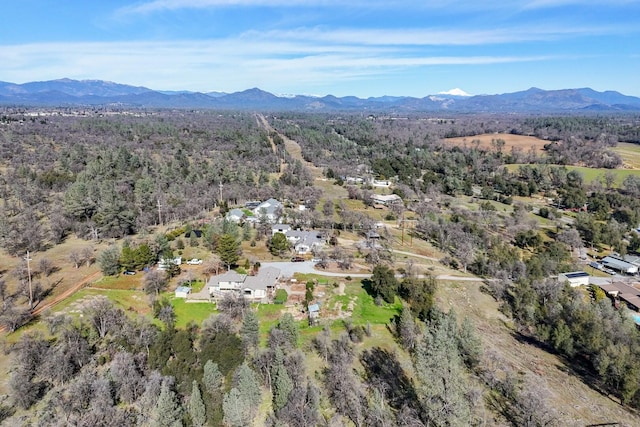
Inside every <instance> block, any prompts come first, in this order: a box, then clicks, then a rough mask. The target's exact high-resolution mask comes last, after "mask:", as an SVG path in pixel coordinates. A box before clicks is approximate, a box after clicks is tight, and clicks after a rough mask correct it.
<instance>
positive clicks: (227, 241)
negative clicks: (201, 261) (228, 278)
mask: <svg viewBox="0 0 640 427" xmlns="http://www.w3.org/2000/svg"><path fill="white" fill-rule="evenodd" d="M217 252H218V255H220V260H222V262H223V263H225V264H226V265H227V269H230V268H231V266H232V265H234V264H235V263H236V262H238V260H239V259H240V254H241V253H242V250H241V248H240V243H239V242H238V241H237V240H236V238H235V237H233V236H232V235H230V234H223V235H222V236H220V239H219V240H218V247H217Z"/></svg>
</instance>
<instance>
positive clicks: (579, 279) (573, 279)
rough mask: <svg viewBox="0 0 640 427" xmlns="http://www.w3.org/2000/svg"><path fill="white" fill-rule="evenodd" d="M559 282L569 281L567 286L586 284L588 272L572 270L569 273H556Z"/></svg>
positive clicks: (573, 286) (587, 282)
mask: <svg viewBox="0 0 640 427" xmlns="http://www.w3.org/2000/svg"><path fill="white" fill-rule="evenodd" d="M558 281H559V282H562V283H564V282H569V286H571V287H572V288H575V287H578V286H587V285H588V284H589V273H586V272H584V271H572V272H569V273H561V274H558Z"/></svg>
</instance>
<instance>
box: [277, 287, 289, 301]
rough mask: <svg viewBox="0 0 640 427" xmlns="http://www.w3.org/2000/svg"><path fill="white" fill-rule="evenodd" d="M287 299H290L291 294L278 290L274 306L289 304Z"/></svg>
mask: <svg viewBox="0 0 640 427" xmlns="http://www.w3.org/2000/svg"><path fill="white" fill-rule="evenodd" d="M287 298H289V294H288V293H287V291H285V290H284V289H278V290H277V291H276V297H275V298H274V299H273V303H274V304H284V303H285V302H287Z"/></svg>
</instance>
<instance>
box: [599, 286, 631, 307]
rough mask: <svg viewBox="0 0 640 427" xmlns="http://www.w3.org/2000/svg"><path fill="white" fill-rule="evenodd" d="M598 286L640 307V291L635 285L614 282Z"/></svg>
mask: <svg viewBox="0 0 640 427" xmlns="http://www.w3.org/2000/svg"><path fill="white" fill-rule="evenodd" d="M598 286H600V288H601V289H602V290H603V291H605V292H606V293H608V294H614V295H617V296H618V297H619V298H620V299H623V300H625V301H626V302H628V303H629V304H631V305H633V306H635V307H636V308H638V309H640V291H638V290H637V289H636V288H634V287H633V286H629V285H627V284H625V283H622V282H613V283H609V284H606V285H598Z"/></svg>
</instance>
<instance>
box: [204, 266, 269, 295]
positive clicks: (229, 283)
mask: <svg viewBox="0 0 640 427" xmlns="http://www.w3.org/2000/svg"><path fill="white" fill-rule="evenodd" d="M279 278H280V270H279V269H277V268H275V267H263V268H261V269H260V270H258V273H257V274H256V275H255V276H248V275H246V274H239V273H236V272H235V271H228V272H226V273H224V274H222V275H220V276H213V277H211V279H209V282H208V283H207V287H208V288H209V295H211V296H221V295H222V294H224V293H225V292H237V293H239V294H241V295H243V296H244V297H245V298H251V299H263V298H266V297H267V295H268V293H269V291H270V290H273V289H274V288H275V286H276V282H277V281H278V279H279Z"/></svg>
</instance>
